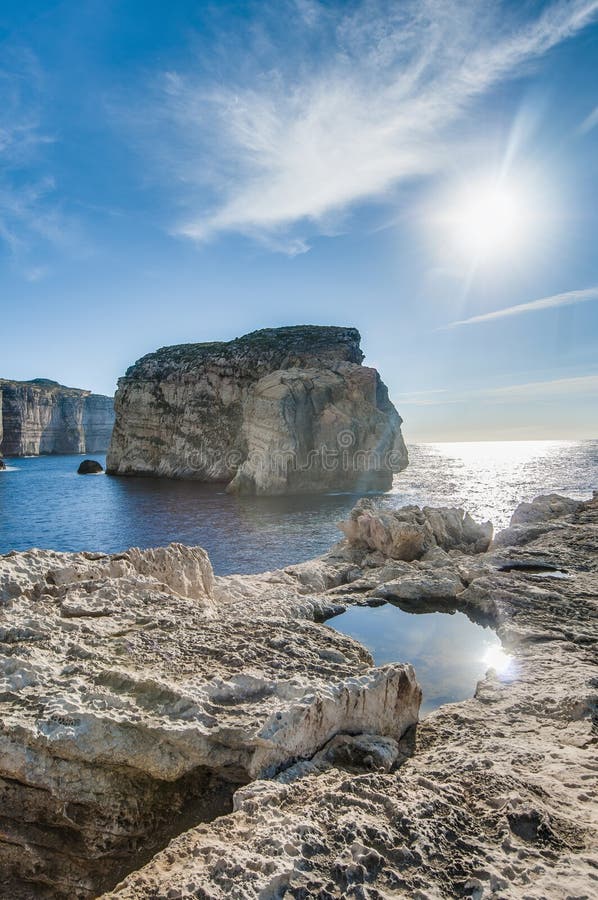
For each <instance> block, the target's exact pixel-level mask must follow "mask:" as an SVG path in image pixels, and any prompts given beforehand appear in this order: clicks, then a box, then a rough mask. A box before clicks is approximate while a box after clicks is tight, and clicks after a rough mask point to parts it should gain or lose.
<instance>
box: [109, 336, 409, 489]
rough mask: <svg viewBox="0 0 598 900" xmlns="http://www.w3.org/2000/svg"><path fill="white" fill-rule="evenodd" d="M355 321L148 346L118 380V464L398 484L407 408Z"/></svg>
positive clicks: (354, 484) (370, 485)
mask: <svg viewBox="0 0 598 900" xmlns="http://www.w3.org/2000/svg"><path fill="white" fill-rule="evenodd" d="M362 360H363V353H362V352H361V349H360V336H359V332H358V331H357V330H356V329H354V328H336V327H321V326H294V327H288V328H268V329H264V330H262V331H255V332H252V333H251V334H248V335H245V336H244V337H241V338H236V339H235V340H233V341H229V342H227V343H206V344H183V345H180V346H176V347H164V348H162V349H161V350H158V351H156V352H155V353H150V354H149V355H148V356H144V357H143V358H142V359H140V360H139V361H138V362H137V363H135V365H134V366H131V368H129V369H128V370H127V372H126V374H125V376H124V377H123V378H121V379H120V380H119V386H118V391H117V393H116V397H115V408H116V422H115V426H114V431H113V435H112V442H111V445H110V451H109V453H108V460H107V467H106V468H107V471H108V473H109V474H115V475H159V476H166V477H174V478H193V479H197V480H201V481H215V482H224V483H227V484H228V487H229V489H230V490H232V491H237V492H239V493H257V494H278V493H300V492H310V491H325V490H368V489H386V488H388V487H390V484H391V482H392V475H393V472H396V471H400V470H401V469H403V468H404V467H405V466H406V465H407V450H406V448H405V444H404V442H403V438H402V435H401V427H400V426H401V421H402V420H401V417H400V416H399V414H398V413H397V411H396V409H395V408H394V406H393V405H392V403H391V402H390V400H389V398H388V392H387V389H386V386H385V385H384V384H383V382H382V380H381V379H380V376H379V375H378V372H377V371H376V370H375V369H371V368H367V367H365V366H362V365H361V362H362Z"/></svg>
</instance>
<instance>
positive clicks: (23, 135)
mask: <svg viewBox="0 0 598 900" xmlns="http://www.w3.org/2000/svg"><path fill="white" fill-rule="evenodd" d="M1 49H2V51H3V54H2V61H3V62H2V66H0V243H1V242H3V243H4V244H5V245H6V246H7V247H8V249H9V250H10V252H11V253H12V254H13V255H17V256H22V255H26V254H27V250H28V248H29V245H30V244H31V243H32V242H35V241H37V240H39V239H40V238H41V239H42V240H46V241H51V242H56V241H60V240H62V236H63V234H64V232H65V223H64V222H63V220H62V216H61V214H60V212H59V210H58V207H57V204H56V203H55V202H54V201H55V188H56V186H55V182H54V179H53V177H52V176H51V175H50V174H44V173H42V172H41V171H40V169H38V168H37V166H36V165H35V163H36V162H37V160H38V157H39V156H40V153H41V151H42V150H43V148H44V147H45V146H47V145H48V144H51V143H53V141H54V137H53V135H51V134H49V133H47V132H46V131H45V130H44V128H43V127H42V124H41V108H42V106H43V93H44V79H43V74H42V72H41V70H40V68H39V65H38V63H37V60H36V58H35V56H34V55H33V54H32V53H30V52H29V51H27V50H23V49H19V50H15V49H14V48H11V47H7V46H6V45H2V46H1ZM30 271H32V270H31V269H30V268H28V267H26V268H25V269H24V275H25V277H26V278H28V277H29V276H28V274H27V273H28V272H30ZM36 271H37V273H38V274H37V276H36V277H37V279H38V280H39V278H41V277H43V275H42V267H40V266H37V267H36Z"/></svg>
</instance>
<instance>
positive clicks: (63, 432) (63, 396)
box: [0, 378, 114, 456]
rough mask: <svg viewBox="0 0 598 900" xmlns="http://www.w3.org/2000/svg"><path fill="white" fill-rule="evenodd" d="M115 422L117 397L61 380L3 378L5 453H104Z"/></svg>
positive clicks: (0, 409)
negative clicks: (69, 386)
mask: <svg viewBox="0 0 598 900" xmlns="http://www.w3.org/2000/svg"><path fill="white" fill-rule="evenodd" d="M113 424H114V402H113V400H112V397H105V396H103V395H101V394H92V393H91V392H90V391H84V390H80V389H78V388H68V387H64V386H63V385H61V384H58V382H56V381H50V380H48V379H45V378H36V379H34V380H33V381H9V380H7V379H0V455H2V456H37V455H39V454H45V453H100V452H103V451H105V450H106V449H107V448H108V445H109V443H110V435H111V433H112V426H113Z"/></svg>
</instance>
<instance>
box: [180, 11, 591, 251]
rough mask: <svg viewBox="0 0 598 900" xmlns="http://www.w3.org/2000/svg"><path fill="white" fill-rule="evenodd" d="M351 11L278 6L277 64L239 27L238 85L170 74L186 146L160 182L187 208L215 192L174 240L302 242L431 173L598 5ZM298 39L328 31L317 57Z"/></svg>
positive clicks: (196, 206)
mask: <svg viewBox="0 0 598 900" xmlns="http://www.w3.org/2000/svg"><path fill="white" fill-rule="evenodd" d="M291 7H292V8H293V9H294V10H295V12H294V17H293V15H292V9H291ZM350 9H351V10H352V12H347V8H345V12H344V13H342V14H341V13H338V14H336V15H337V18H334V16H333V13H332V12H331V9H330V7H328V6H326V5H324V4H318V3H316V2H315V0H296V2H295V4H291V5H290V6H289V4H282V3H281V4H277V11H278V12H279V13H280V15H282V16H284V15H285V14H287V15H288V16H289V33H291V34H292V37H291V39H290V40H289V41H285V43H284V47H283V48H282V49H283V52H284V53H287V54H288V57H289V58H287V59H285V58H284V56H283V53H280V51H279V53H278V55H277V54H276V53H275V51H274V50H273V49H272V42H270V43H269V42H268V41H267V40H266V39H264V36H263V35H261V38H260V42H259V43H260V48H261V49H262V50H263V47H266V49H267V52H266V55H265V58H264V53H263V52H262V53H261V55H260V54H258V53H257V52H254V51H255V48H252V46H251V43H250V32H249V30H248V46H247V47H246V48H245V49H246V54H245V56H246V58H245V59H243V58H242V57H239V56H236V57H235V59H236V60H237V61H238V69H239V72H240V73H241V75H240V76H239V78H237V79H235V78H234V77H231V78H229V80H228V83H227V84H226V85H225V86H221V85H220V86H218V85H217V86H214V87H209V86H207V85H206V80H205V76H204V78H203V79H198V80H194V79H193V77H192V76H191V75H189V74H181V73H171V74H170V75H169V76H168V78H167V81H166V86H165V91H166V93H167V105H168V109H169V112H170V115H171V117H172V119H173V120H174V122H175V123H176V126H177V129H178V134H179V137H180V139H181V141H182V143H183V148H184V152H181V145H180V144H179V146H178V148H176V149H175V148H171V151H172V152H171V154H170V164H169V173H170V176H171V177H172V180H173V181H177V180H178V181H181V182H183V183H184V184H185V189H186V191H187V193H188V194H189V198H192V197H193V195H194V189H196V188H198V187H199V186H202V187H203V188H204V189H210V190H212V192H213V196H212V202H211V204H210V205H206V201H205V194H203V195H201V199H200V200H197V202H196V201H194V200H191V199H189V203H188V206H189V209H190V212H189V215H188V217H187V219H186V220H185V221H184V222H182V223H181V224H180V225H179V226H178V228H177V229H176V230H177V232H178V233H180V234H183V235H186V236H188V237H191V238H195V239H198V240H203V239H206V238H209V237H210V236H212V235H213V234H215V233H218V232H222V231H238V232H242V233H245V234H249V235H252V236H255V237H264V236H265V235H266V236H270V238H271V237H272V235H273V234H278V235H279V239H280V235H281V234H282V235H284V234H285V233H288V231H289V230H290V229H291V228H292V227H293V226H296V225H297V224H298V223H301V225H302V226H303V230H304V233H303V234H302V235H301V237H302V238H304V237H305V231H307V230H312V231H313V230H316V231H320V232H321V231H323V230H324V231H325V230H326V229H328V228H329V227H330V223H331V220H332V221H334V220H335V217H338V216H339V214H342V213H343V212H344V211H346V210H347V209H348V208H349V207H350V206H351V205H352V204H355V203H358V202H360V201H364V200H371V199H381V198H384V197H385V196H387V195H388V194H389V192H390V191H392V189H393V188H394V187H395V186H396V184H397V183H399V182H400V181H401V180H404V179H408V178H413V177H416V176H419V175H422V174H427V173H430V172H434V171H438V170H439V169H442V167H443V166H444V165H446V164H447V162H449V161H450V158H451V154H454V147H452V149H451V150H449V147H448V141H449V138H450V137H451V134H450V129H451V127H452V126H454V125H455V124H457V123H458V122H459V121H460V120H461V119H462V117H463V116H464V114H465V113H466V111H467V109H468V108H469V107H470V106H471V103H472V101H473V100H474V99H475V98H477V97H479V96H481V95H482V94H483V93H484V92H486V91H488V90H489V89H490V88H492V87H493V86H495V85H496V84H497V83H499V82H500V81H502V80H503V79H505V78H509V77H513V76H516V75H519V74H521V72H522V71H524V70H525V67H526V66H527V65H528V64H529V63H530V62H531V61H533V60H535V59H537V58H538V57H540V56H541V55H542V54H544V53H546V52H547V51H548V50H550V48H552V47H554V46H555V45H557V44H558V43H560V42H561V41H563V40H565V39H567V38H569V37H571V36H572V35H574V34H575V33H576V32H578V31H579V30H580V29H582V28H583V27H584V26H585V25H587V24H588V23H589V22H590V21H591V20H592V19H593V17H594V16H595V15H596V13H597V12H598V0H568V2H565V0H556V2H553V3H552V4H551V5H549V6H548V7H546V8H545V9H544V10H543V11H542V12H541V13H540V15H539V16H537V17H536V18H535V19H533V20H531V21H530V20H526V21H524V22H522V21H521V20H520V19H516V20H515V19H514V16H515V15H516V7H515V8H513V7H511V8H510V10H509V8H507V7H506V6H504V7H500V6H497V5H496V4H489V3H488V2H486V0H407V2H402V3H392V2H389V0H364V2H362V3H361V4H360V5H359V6H358V7H355V6H354V5H351V7H350ZM315 21H318V29H314V28H313V22H315ZM303 32H310V33H311V34H312V35H313V33H315V32H317V33H321V34H324V35H327V41H328V44H327V46H326V48H325V49H324V50H322V47H321V46H320V47H319V48H318V51H317V52H313V53H312V54H305V53H303V54H302V55H301V54H300V55H299V58H295V57H294V56H293V50H292V47H293V46H294V45H297V46H300V47H304V46H305V45H304V43H303V41H304V34H303ZM305 40H307V39H305ZM214 53H215V54H216V56H217V57H218V58H221V57H222V53H221V52H220V54H218V51H216V50H215V51H214ZM252 53H253V57H252ZM252 58H255V59H259V69H258V70H256V71H254V70H251V63H248V62H247V60H248V59H252ZM248 65H249V72H248ZM205 69H206V62H205V60H204V70H205ZM177 150H178V152H177ZM182 159H183V161H181V160H182ZM195 196H197V195H195ZM306 223H311V224H310V226H309V228H308V229H306V228H305V225H306Z"/></svg>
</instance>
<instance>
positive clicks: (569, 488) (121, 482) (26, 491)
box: [0, 440, 598, 575]
mask: <svg viewBox="0 0 598 900" xmlns="http://www.w3.org/2000/svg"><path fill="white" fill-rule="evenodd" d="M409 457H410V463H409V466H408V467H407V468H406V469H405V470H404V471H403V472H401V473H400V474H398V475H396V476H395V478H394V482H393V486H392V490H391V491H389V492H388V493H385V494H380V495H372V496H375V497H376V498H377V500H378V502H379V503H380V504H381V505H382V506H383V507H385V508H395V507H400V506H404V505H405V504H417V505H420V506H421V505H428V506H458V507H463V508H464V509H466V510H468V511H469V512H470V513H471V515H472V516H473V517H474V518H475V519H478V520H481V521H486V520H490V521H491V522H492V523H493V524H494V527H495V529H501V528H504V527H506V526H507V525H508V523H509V519H510V517H511V514H512V513H513V510H514V509H515V507H516V506H517V504H518V503H519V502H520V501H522V500H531V499H532V498H533V497H535V496H537V495H538V494H546V493H550V492H553V491H556V492H557V493H561V494H566V495H567V496H570V497H576V498H580V499H582V498H586V497H589V496H591V494H592V490H593V489H596V488H598V440H594V441H500V442H490V441H484V442H467V443H465V442H464V443H434V444H432V443H426V444H412V445H410V446H409ZM94 458H95V459H97V460H98V461H99V462H100V463H102V465H104V464H105V457H103V456H101V455H95V456H94ZM81 459H82V457H80V456H76V455H68V456H39V457H32V458H19V459H15V458H13V459H7V460H6V462H7V465H8V468H7V470H6V471H0V553H7V552H8V551H9V550H27V549H29V548H31V547H41V548H44V549H53V550H97V551H104V552H107V553H114V552H119V551H121V550H125V549H127V548H128V547H153V546H160V545H164V544H168V543H170V542H171V541H179V542H181V543H184V544H191V545H200V546H202V547H204V548H205V549H206V550H207V551H208V553H209V555H210V559H211V560H212V565H213V566H214V570H215V572H216V573H217V574H221V575H223V574H230V573H242V572H246V573H254V572H261V571H264V570H266V569H274V568H279V567H281V566H285V565H289V564H292V563H297V562H301V561H303V560H306V559H310V558H311V557H313V556H317V555H318V554H320V553H323V552H324V551H325V550H327V549H328V548H329V547H330V546H331V545H332V544H334V543H335V542H336V541H338V540H339V539H340V538H341V537H342V535H341V533H340V531H339V529H338V524H337V523H338V522H339V521H341V520H342V519H344V518H346V516H347V515H348V513H349V511H350V510H351V508H352V507H353V506H354V505H355V503H356V502H357V500H358V499H359V495H356V494H347V493H343V494H323V495H322V494H317V495H305V496H297V497H235V496H232V495H230V494H227V493H226V492H225V490H224V485H206V484H199V483H196V482H192V481H171V480H168V479H160V478H117V477H112V476H107V475H86V476H82V475H77V468H78V466H79V463H80V461H81Z"/></svg>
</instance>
